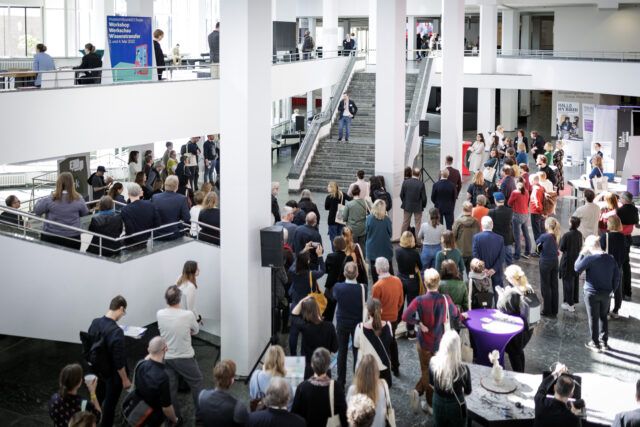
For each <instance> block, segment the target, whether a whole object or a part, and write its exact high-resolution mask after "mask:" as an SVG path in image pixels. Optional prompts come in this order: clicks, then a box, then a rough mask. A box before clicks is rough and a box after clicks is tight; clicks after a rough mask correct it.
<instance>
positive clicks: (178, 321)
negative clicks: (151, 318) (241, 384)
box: [156, 285, 202, 416]
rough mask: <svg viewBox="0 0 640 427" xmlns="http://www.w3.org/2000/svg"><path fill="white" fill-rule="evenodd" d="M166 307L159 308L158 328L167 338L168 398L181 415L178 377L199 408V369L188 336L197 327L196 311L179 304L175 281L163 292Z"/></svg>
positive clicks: (178, 290) (157, 315)
mask: <svg viewBox="0 0 640 427" xmlns="http://www.w3.org/2000/svg"><path fill="white" fill-rule="evenodd" d="M164 298H165V300H166V301H167V307H166V308H163V309H160V310H158V313H157V314H156V317H157V319H158V329H159V330H160V335H161V336H162V338H164V339H165V340H166V342H167V347H168V350H167V354H166V355H165V364H166V365H167V374H168V375H169V380H170V385H171V401H172V402H173V403H174V405H175V410H176V413H177V414H178V416H180V407H179V406H178V377H182V378H183V379H184V381H185V382H186V383H187V384H188V385H189V389H190V390H191V395H192V397H193V404H194V407H195V410H196V413H197V412H198V395H199V394H200V391H201V390H202V372H200V367H199V366H198V362H197V361H196V358H195V351H194V350H193V347H192V346H191V336H192V335H196V334H197V333H198V332H199V331H200V327H199V326H198V321H197V320H196V315H195V314H193V312H192V311H190V310H184V309H183V308H182V304H181V299H182V292H181V291H180V289H179V288H178V286H176V285H172V286H169V288H167V291H166V292H165V294H164Z"/></svg>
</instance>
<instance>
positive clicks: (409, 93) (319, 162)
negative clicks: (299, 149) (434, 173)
mask: <svg viewBox="0 0 640 427" xmlns="http://www.w3.org/2000/svg"><path fill="white" fill-rule="evenodd" d="M416 79H417V74H407V81H406V92H405V115H406V114H408V113H409V110H410V109H411V100H412V98H413V91H414V89H415V86H416ZM348 92H349V96H350V97H351V99H353V100H354V102H355V103H356V105H357V106H358V114H356V117H355V119H354V120H353V121H352V122H351V132H350V137H349V139H350V140H351V142H350V143H349V144H345V143H338V142H337V138H338V121H336V122H335V124H334V126H333V128H332V129H331V139H326V140H324V141H320V142H319V143H318V148H317V149H316V151H315V154H314V156H313V159H312V160H311V163H310V164H309V169H308V170H307V173H306V175H305V178H304V183H303V186H302V188H307V189H309V190H311V191H320V192H325V191H326V189H327V184H328V183H329V181H336V182H337V183H338V185H339V186H340V188H341V189H342V190H346V189H347V188H348V187H349V184H351V183H352V182H353V181H355V175H356V171H358V170H364V172H365V176H366V177H367V178H369V177H371V176H372V175H373V173H374V169H375V145H374V136H375V123H376V108H375V94H376V75H375V73H364V72H359V73H355V74H354V75H353V78H352V79H351V84H350V85H349V89H348Z"/></svg>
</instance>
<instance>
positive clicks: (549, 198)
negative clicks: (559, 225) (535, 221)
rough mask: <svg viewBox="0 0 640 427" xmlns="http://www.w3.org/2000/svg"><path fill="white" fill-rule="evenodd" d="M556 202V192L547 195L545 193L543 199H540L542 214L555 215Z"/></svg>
mask: <svg viewBox="0 0 640 427" xmlns="http://www.w3.org/2000/svg"><path fill="white" fill-rule="evenodd" d="M557 201H558V193H556V192H552V193H547V192H546V191H545V192H544V197H543V198H542V214H543V215H553V214H555V213H556V203H557Z"/></svg>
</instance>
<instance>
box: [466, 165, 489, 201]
mask: <svg viewBox="0 0 640 427" xmlns="http://www.w3.org/2000/svg"><path fill="white" fill-rule="evenodd" d="M486 195H487V184H486V183H485V182H484V175H483V174H482V171H478V172H476V173H475V174H474V175H473V182H472V183H471V184H469V187H468V188H467V200H469V201H470V202H471V204H472V205H473V206H475V205H476V203H477V201H478V196H486Z"/></svg>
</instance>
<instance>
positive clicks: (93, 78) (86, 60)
mask: <svg viewBox="0 0 640 427" xmlns="http://www.w3.org/2000/svg"><path fill="white" fill-rule="evenodd" d="M91 68H102V59H101V58H100V57H99V56H98V54H97V53H95V52H91V53H88V54H86V55H85V56H83V57H82V62H81V63H80V65H78V66H77V67H73V69H74V70H88V69H91ZM83 73H84V77H80V79H79V80H78V84H87V85H88V84H99V83H100V82H101V80H102V71H82V72H80V74H83Z"/></svg>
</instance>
